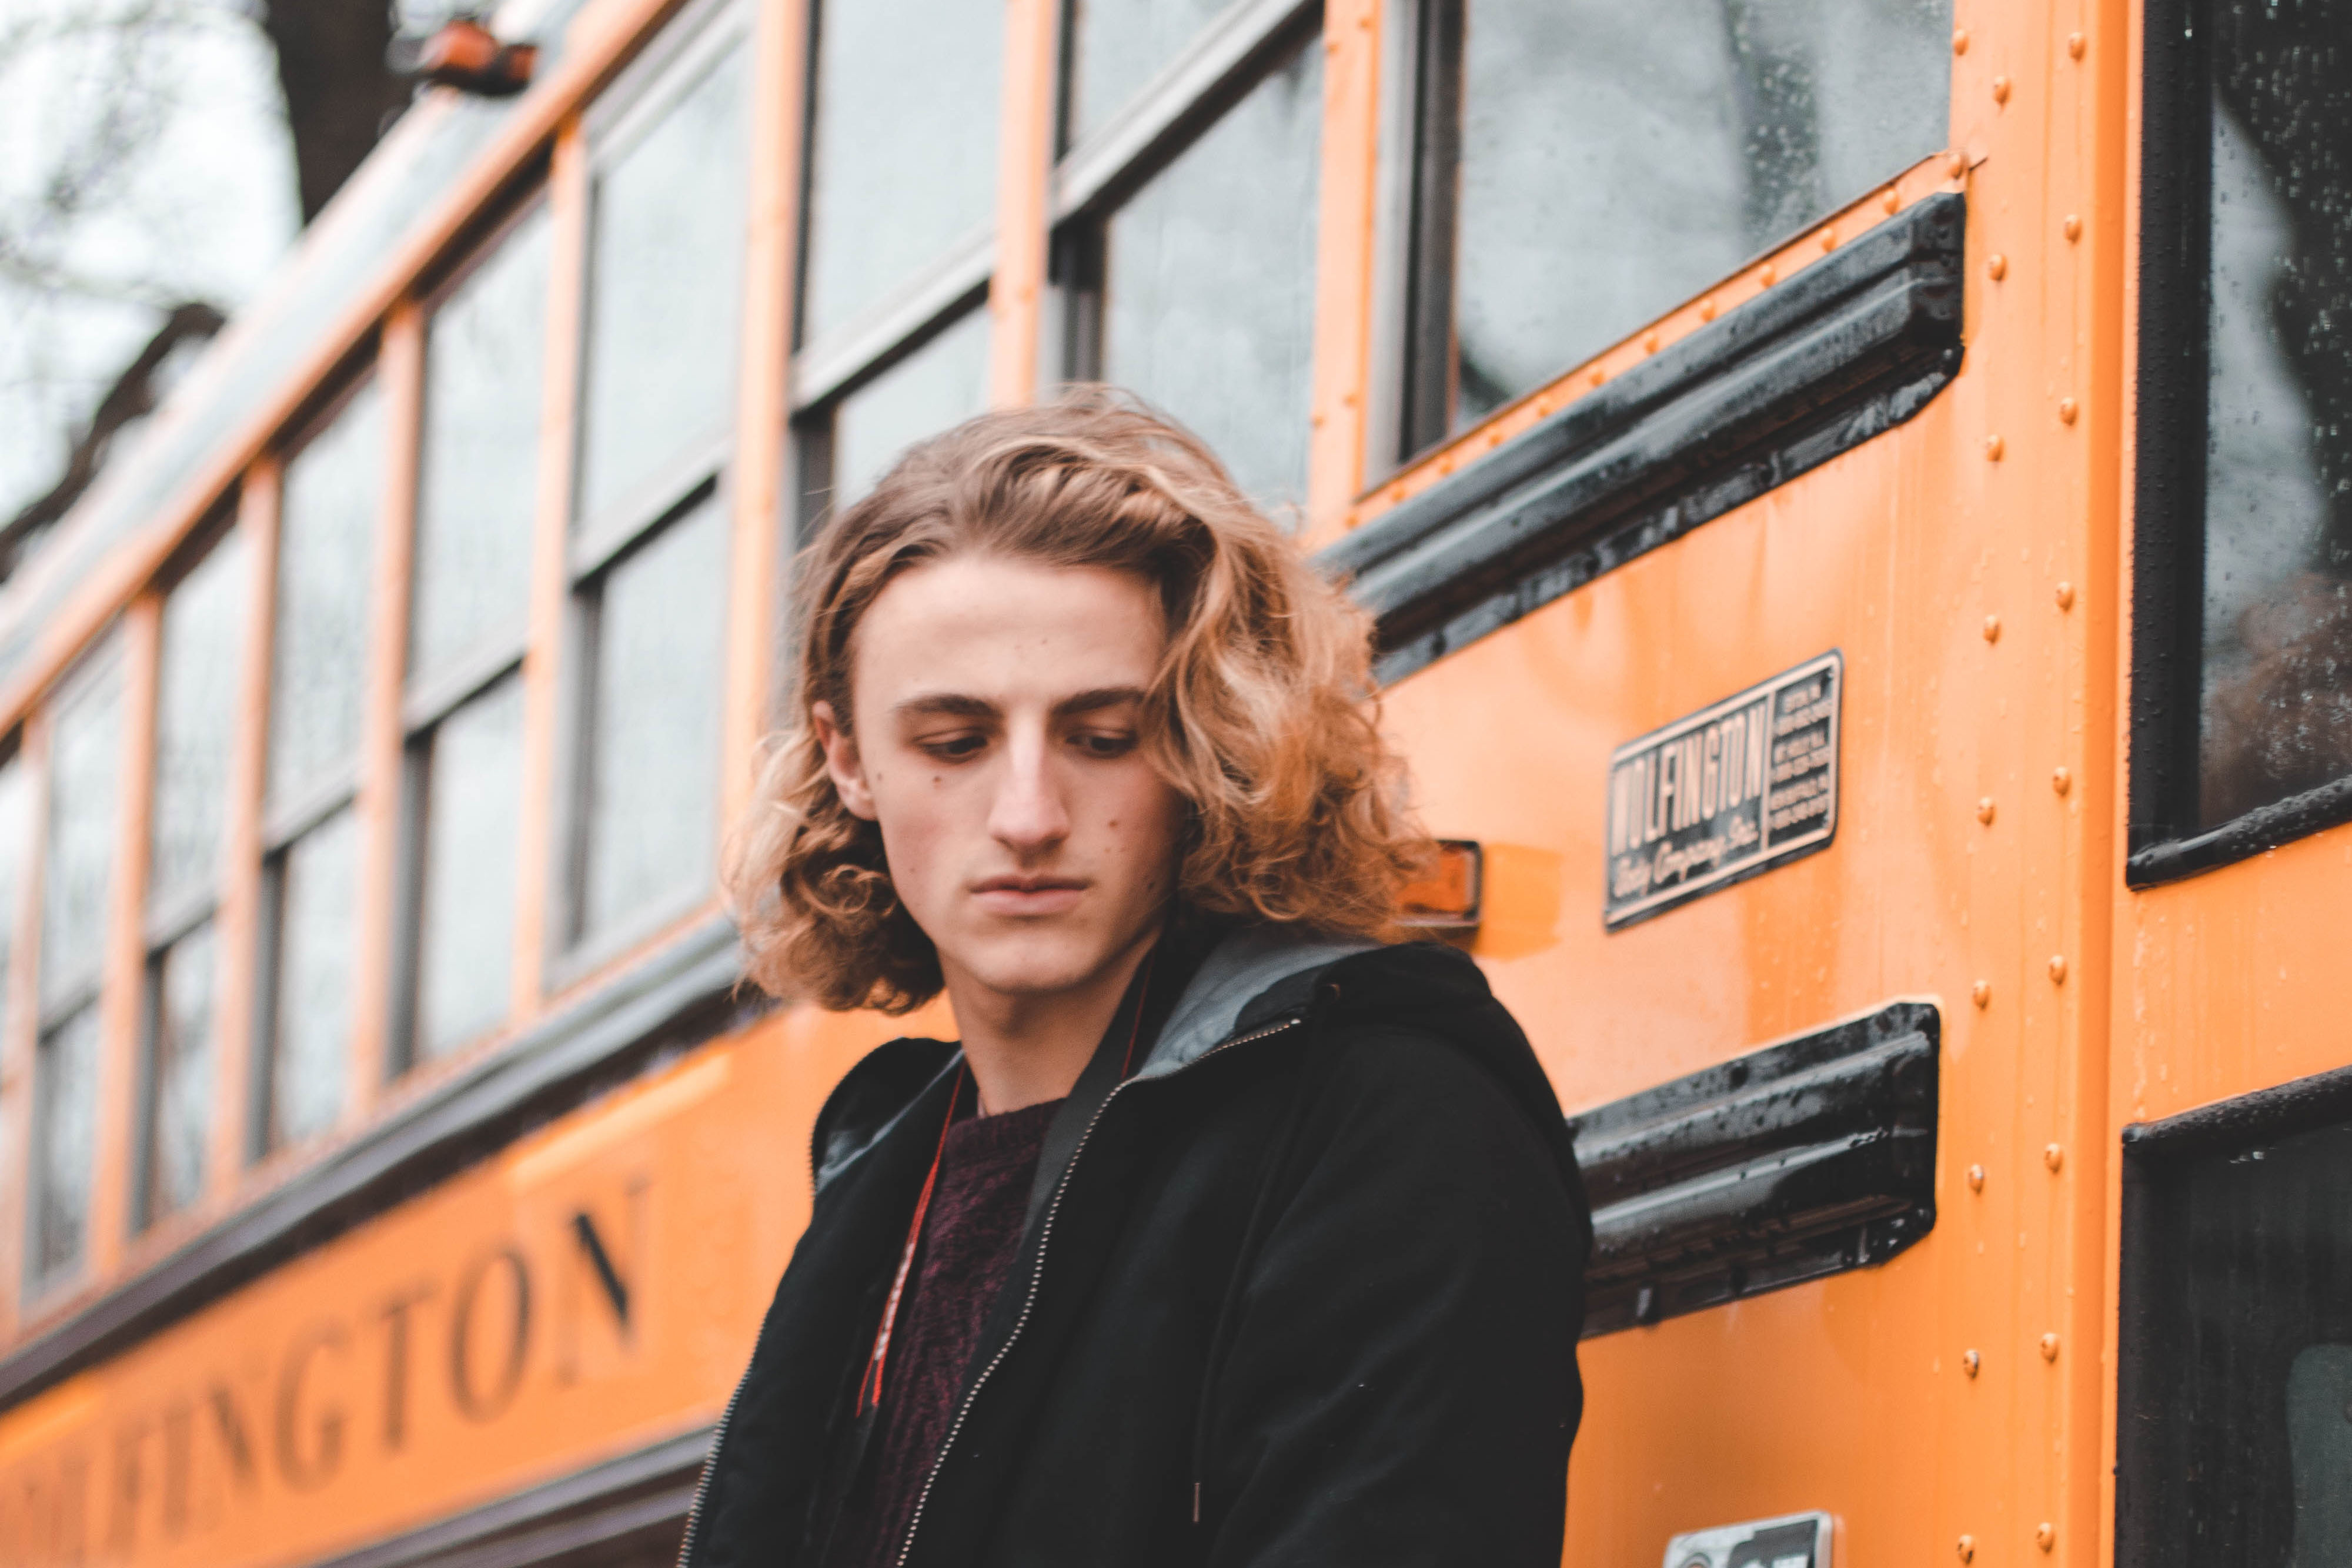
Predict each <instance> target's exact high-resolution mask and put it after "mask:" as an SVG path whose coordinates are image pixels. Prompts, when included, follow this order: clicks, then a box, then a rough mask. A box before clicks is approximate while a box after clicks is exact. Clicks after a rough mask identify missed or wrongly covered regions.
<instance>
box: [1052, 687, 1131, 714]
mask: <svg viewBox="0 0 2352 1568" xmlns="http://www.w3.org/2000/svg"><path fill="white" fill-rule="evenodd" d="M1143 697H1144V691H1143V688H1142V687H1141V686H1097V687H1096V688H1095V689H1094V690H1092V691H1090V692H1076V693H1074V694H1072V695H1069V696H1066V697H1064V698H1063V699H1062V700H1061V701H1060V702H1057V703H1055V705H1054V713H1055V716H1057V717H1063V718H1066V717H1068V716H1070V715H1072V714H1076V713H1099V712H1101V711H1102V710H1103V709H1104V708H1107V707H1118V706H1120V705H1121V704H1124V703H1139V702H1141V701H1142V700H1143Z"/></svg>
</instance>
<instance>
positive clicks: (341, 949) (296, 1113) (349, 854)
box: [269, 808, 359, 1145]
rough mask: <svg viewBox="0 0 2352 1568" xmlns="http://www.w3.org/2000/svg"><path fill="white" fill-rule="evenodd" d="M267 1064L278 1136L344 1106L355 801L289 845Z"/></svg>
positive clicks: (296, 1135) (313, 1128) (312, 1125)
mask: <svg viewBox="0 0 2352 1568" xmlns="http://www.w3.org/2000/svg"><path fill="white" fill-rule="evenodd" d="M281 874H282V876H283V877H284V886H283V889H282V891H281V893H280V895H279V896H280V898H281V900H282V902H281V903H280V904H279V906H278V909H279V914H278V921H279V925H278V1001H277V1014H276V1030H275V1032H274V1035H273V1039H272V1042H271V1053H270V1063H269V1121H270V1141H271V1142H272V1144H273V1145H274V1144H291V1143H296V1142H299V1141H300V1140H301V1139H304V1138H308V1137H310V1136H312V1135H314V1134H319V1133H323V1132H325V1131H326V1130H327V1129H328V1128H330V1127H331V1126H333V1125H334V1124H335V1118H336V1117H337V1116H338V1115H340V1114H341V1112H342V1108H343V1058H344V1054H345V1051H346V1049H347V1048H348V1047H349V1045H350V1043H351V1032H352V979H353V978H354V975H353V970H354V967H355V965H354V959H355V958H356V956H357V940H356V932H355V930H354V925H355V924H356V920H357V916H358V914H359V830H358V824H357V821H356V820H355V819H354V818H353V816H352V812H351V810H350V809H349V808H345V809H344V810H341V811H338V812H336V813H335V814H334V815H333V816H331V817H330V818H328V819H327V820H326V821H323V822H321V823H320V824H319V825H318V826H317V827H315V828H313V829H311V830H310V831H309V832H307V833H305V834H303V835H302V837H300V838H299V839H297V840H295V841H294V844H293V847H292V848H290V849H289V850H288V851H287V852H286V859H285V862H284V867H283V871H282V873H281Z"/></svg>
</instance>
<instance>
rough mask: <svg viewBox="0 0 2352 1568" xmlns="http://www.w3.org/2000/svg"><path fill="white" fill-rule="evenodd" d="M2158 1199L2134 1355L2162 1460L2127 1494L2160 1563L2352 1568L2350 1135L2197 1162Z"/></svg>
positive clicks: (2344, 1130)
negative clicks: (2341, 1566)
mask: <svg viewBox="0 0 2352 1568" xmlns="http://www.w3.org/2000/svg"><path fill="white" fill-rule="evenodd" d="M2154 1190H2155V1191H2157V1192H2158V1193H2159V1194H2161V1197H2159V1198H2158V1200H2157V1202H2156V1203H2155V1204H2154V1205H2153V1206H2152V1207H2151V1208H2150V1210H2149V1211H2148V1212H2147V1214H2146V1215H2145V1216H2144V1217H2143V1218H2141V1219H2140V1221H2139V1222H2138V1224H2139V1225H2140V1226H2141V1227H2142V1228H2138V1229H2136V1230H2134V1231H2132V1232H2129V1233H2127V1234H2126V1238H2125V1246H2126V1249H2127V1256H2128V1257H2130V1258H2131V1259H2132V1261H2131V1262H2129V1263H2127V1264H2126V1272H2127V1274H2129V1273H2132V1272H2137V1273H2138V1274H2139V1275H2140V1277H2141V1278H2143V1279H2145V1280H2146V1281H2147V1289H2148V1291H2149V1299H2148V1300H2147V1301H2138V1302H2135V1303H2134V1306H2135V1309H2136V1310H2135V1311H2134V1312H2132V1313H2131V1314H2130V1317H2129V1319H2128V1320H2127V1321H2130V1322H2133V1324H2134V1325H2135V1328H2136V1329H2137V1330H2138V1332H2139V1333H2148V1334H2149V1337H2148V1338H2147V1339H2145V1340H2142V1341H2141V1343H2138V1344H2136V1345H2133V1346H2131V1347H2130V1350H2131V1354H2133V1355H2134V1357H2135V1359H2136V1360H2137V1361H2138V1362H2139V1364H2140V1365H2141V1366H2142V1367H2143V1368H2144V1369H2145V1372H2146V1375H2147V1380H2148V1386H2147V1398H2146V1399H2145V1400H2144V1401H2143V1402H2142V1406H2141V1407H2142V1409H2144V1410H2153V1411H2156V1412H2158V1417H2157V1420H2156V1422H2154V1423H2153V1424H2151V1426H2152V1429H2150V1427H2144V1428H2143V1430H2142V1432H2141V1433H2140V1434H2138V1436H2139V1439H2140V1446H2141V1448H2142V1449H2143V1453H2144V1455H2145V1456H2146V1457H2147V1458H2158V1459H2159V1460H2160V1462H2159V1463H2158V1464H2157V1465H2156V1466H2155V1467H2154V1468H2155V1469H2157V1471H2158V1473H2156V1474H2153V1475H2136V1476H2131V1477H2129V1478H2127V1481H2126V1484H2127V1485H2128V1486H2129V1487H2130V1489H2131V1490H2130V1493H2129V1494H2128V1495H2132V1496H2134V1497H2135V1498H2136V1500H2137V1507H2138V1508H2139V1509H2140V1510H2141V1511H2143V1527H2142V1532H2143V1533H2144V1534H2145V1535H2146V1537H2147V1540H2148V1541H2149V1542H2150V1544H2151V1545H2152V1546H2153V1547H2154V1549H2155V1550H2154V1552H2153V1553H2152V1555H2151V1559H2150V1560H2151V1561H2152V1562H2153V1563H2160V1564H2165V1565H2168V1568H2170V1565H2178V1568H2204V1565H2205V1564H2208V1563H2264V1564H2271V1563H2275V1564H2279V1565H2281V1568H2322V1565H2323V1564H2326V1565H2330V1568H2332V1565H2334V1564H2338V1563H2352V1126H2347V1125H2343V1124H2338V1125H2336V1126H2333V1127H2326V1128H2323V1129H2320V1130H2318V1131H2315V1132H2309V1133H2304V1134H2297V1135H2295V1136H2292V1137H2287V1138H2282V1139H2277V1140H2275V1141H2272V1142H2269V1143H2268V1144H2266V1145H2259V1146H2256V1147H2253V1148H2248V1149H2231V1150H2227V1151H2224V1152H2221V1153H2217V1154H2213V1155H2205V1156H2202V1157H2200V1158H2197V1159H2194V1160H2190V1161H2186V1162H2183V1164H2182V1166H2180V1167H2179V1168H2177V1169H2176V1170H2175V1171H2174V1172H2173V1173H2172V1174H2170V1175H2168V1176H2167V1177H2166V1178H2165V1179H2164V1180H2163V1182H2162V1185H2161V1186H2158V1187H2156V1188H2155V1189H2154ZM2142 1255H2146V1256H2147V1258H2148V1260H2149V1263H2148V1265H2147V1266H2144V1267H2143V1266H2140V1265H2139V1263H2138V1259H2139V1257H2140V1256H2142ZM2150 1331H2152V1333H2151V1332H2150ZM2142 1419H2143V1420H2145V1419H2146V1418H2145V1417H2142ZM2151 1438H2152V1439H2153V1441H2151Z"/></svg>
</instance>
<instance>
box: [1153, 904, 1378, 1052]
mask: <svg viewBox="0 0 2352 1568" xmlns="http://www.w3.org/2000/svg"><path fill="white" fill-rule="evenodd" d="M1376 946H1379V944H1378V943H1374V942H1366V941H1362V940H1360V939H1358V938H1353V937H1344V936H1327V935H1325V934H1324V933H1322V932H1319V931H1315V930H1311V929H1308V928H1307V927H1305V926H1300V925H1246V926H1242V927H1240V928H1238V929H1236V930H1234V931H1232V932H1229V933H1227V934H1226V936H1224V937H1223V939H1222V940H1221V941H1219V942H1218V944H1217V945H1216V946H1214V947H1213V948H1211V949H1210V951H1209V956H1207V957H1206V958H1203V959H1202V961H1201V967H1200V968H1198V969H1197V970H1195V971H1194V972H1193V975H1192V983H1191V984H1190V985H1188V986H1186V987H1185V988H1184V992H1183V995H1182V996H1181V997H1179V998H1177V1000H1176V1007H1175V1010H1174V1011H1172V1012H1171V1013H1170V1014H1169V1015H1168V1021H1167V1023H1166V1024H1164V1025H1162V1026H1161V1028H1160V1038H1159V1039H1158V1040H1155V1041H1154V1042H1153V1043H1152V1047H1151V1051H1150V1055H1148V1056H1146V1057H1145V1058H1144V1059H1143V1065H1142V1066H1141V1067H1139V1068H1138V1069H1137V1070H1136V1072H1135V1076H1137V1077H1138V1078H1157V1077H1160V1075H1161V1074H1163V1073H1169V1072H1173V1071H1176V1070H1177V1069H1178V1068H1180V1067H1187V1066H1190V1065H1191V1064H1192V1063H1193V1062H1195V1061H1199V1060H1200V1059H1201V1058H1202V1057H1203V1056H1205V1055H1207V1054H1208V1052H1209V1051H1211V1050H1212V1049H1213V1048H1214V1047H1215V1046H1217V1045H1218V1044H1220V1043H1222V1042H1223V1041H1224V1040H1230V1039H1232V1038H1233V1036H1234V1034H1236V1033H1238V1032H1240V1030H1242V1029H1243V1028H1244V1027H1245V1023H1244V1020H1245V1019H1247V1021H1249V1022H1255V1021H1256V1020H1255V1019H1252V1018H1250V1017H1249V1015H1250V1014H1251V1012H1252V1011H1253V1010H1254V1009H1251V1007H1250V1004H1251V1003H1252V1002H1254V1001H1256V1000H1257V999H1258V998H1260V997H1263V996H1265V994H1266V993H1267V992H1268V991H1271V990H1273V989H1274V988H1276V986H1279V985H1281V983H1282V982H1283V981H1285V980H1286V979H1290V978H1292V977H1295V976H1301V975H1305V974H1307V973H1308V972H1310V971H1312V970H1316V969H1320V968H1323V967H1326V966H1328V965H1330V964H1334V963H1337V962H1338V961H1339V960H1340V959H1342V958H1347V957H1352V956H1354V955H1356V954H1358V953H1364V952H1369V951H1370V950H1371V949H1372V948H1373V947H1376ZM1300 999H1301V1000H1302V1001H1303V1000H1304V998H1300Z"/></svg>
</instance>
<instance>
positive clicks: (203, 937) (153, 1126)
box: [140, 921, 218, 1222]
mask: <svg viewBox="0 0 2352 1568" xmlns="http://www.w3.org/2000/svg"><path fill="white" fill-rule="evenodd" d="M217 964H218V957H217V955H216V953H215V948H214V945H213V927H212V923H211V922H210V921H206V922H205V924H203V925H198V926H196V927H195V928H194V930H192V931H190V932H189V933H188V934H187V935H186V936H183V937H181V938H180V939H179V940H178V941H177V942H174V943H173V944H172V945H171V946H169V947H166V948H164V949H163V951H162V952H161V953H159V954H157V955H156V956H155V957H154V958H153V959H152V961H151V963H150V966H149V971H148V977H147V988H148V992H147V1062H146V1079H147V1084H148V1088H147V1100H146V1111H145V1120H146V1154H145V1168H146V1187H145V1190H144V1192H143V1193H142V1195H141V1214H140V1218H141V1219H142V1222H152V1221H153V1220H157V1219H161V1218H163V1217H164V1216H166V1215H169V1214H173V1213H175V1212H177V1211H178V1210H180V1209H183V1208H185V1207H187V1206H188V1205H189V1204H191V1203H194V1201H195V1200H196V1199H197V1198H198V1197H201V1196H202V1195H203V1193H204V1190H205V1151H206V1145H207V1140H208V1138H209V1135H210V1132H211V1128H212V1104H213V1098H212V1096H213V1080H214V1063H213V996H214V980H215V973H216V967H217Z"/></svg>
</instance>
